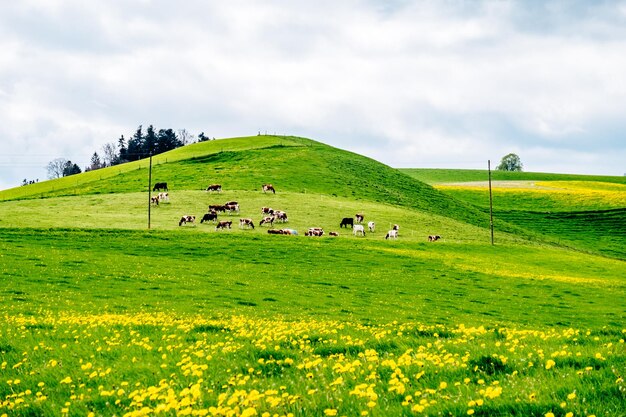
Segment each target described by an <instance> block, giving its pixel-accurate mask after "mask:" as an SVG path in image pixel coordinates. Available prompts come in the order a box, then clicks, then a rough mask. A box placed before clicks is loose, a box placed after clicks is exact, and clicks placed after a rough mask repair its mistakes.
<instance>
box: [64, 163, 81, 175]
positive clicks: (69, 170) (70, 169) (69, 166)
mask: <svg viewBox="0 0 626 417" xmlns="http://www.w3.org/2000/svg"><path fill="white" fill-rule="evenodd" d="M81 172H82V171H81V170H80V167H79V166H78V165H76V164H73V163H72V161H67V162H65V166H64V167H63V176H64V177H67V176H70V175H74V174H80V173H81Z"/></svg>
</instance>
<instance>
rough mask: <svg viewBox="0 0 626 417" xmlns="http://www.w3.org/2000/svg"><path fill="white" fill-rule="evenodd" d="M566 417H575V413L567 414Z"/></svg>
mask: <svg viewBox="0 0 626 417" xmlns="http://www.w3.org/2000/svg"><path fill="white" fill-rule="evenodd" d="M565 417H574V413H572V412H571V411H570V412H569V413H567V414H565Z"/></svg>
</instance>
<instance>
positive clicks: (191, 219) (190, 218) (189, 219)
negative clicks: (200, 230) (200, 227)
mask: <svg viewBox="0 0 626 417" xmlns="http://www.w3.org/2000/svg"><path fill="white" fill-rule="evenodd" d="M195 221H196V216H189V215H187V216H183V217H181V218H180V221H179V222H178V225H179V226H182V225H183V224H187V223H194V222H195Z"/></svg>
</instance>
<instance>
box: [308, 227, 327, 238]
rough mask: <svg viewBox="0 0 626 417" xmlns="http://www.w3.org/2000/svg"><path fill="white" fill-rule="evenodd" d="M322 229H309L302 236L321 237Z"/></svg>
mask: <svg viewBox="0 0 626 417" xmlns="http://www.w3.org/2000/svg"><path fill="white" fill-rule="evenodd" d="M323 235H324V229H322V228H321V227H310V228H309V230H308V231H307V232H306V233H304V236H323Z"/></svg>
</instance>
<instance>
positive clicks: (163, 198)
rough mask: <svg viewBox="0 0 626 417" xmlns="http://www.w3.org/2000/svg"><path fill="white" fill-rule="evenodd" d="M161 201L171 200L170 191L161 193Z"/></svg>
mask: <svg viewBox="0 0 626 417" xmlns="http://www.w3.org/2000/svg"><path fill="white" fill-rule="evenodd" d="M158 197H159V201H168V202H169V201H170V193H159V195H158Z"/></svg>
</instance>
